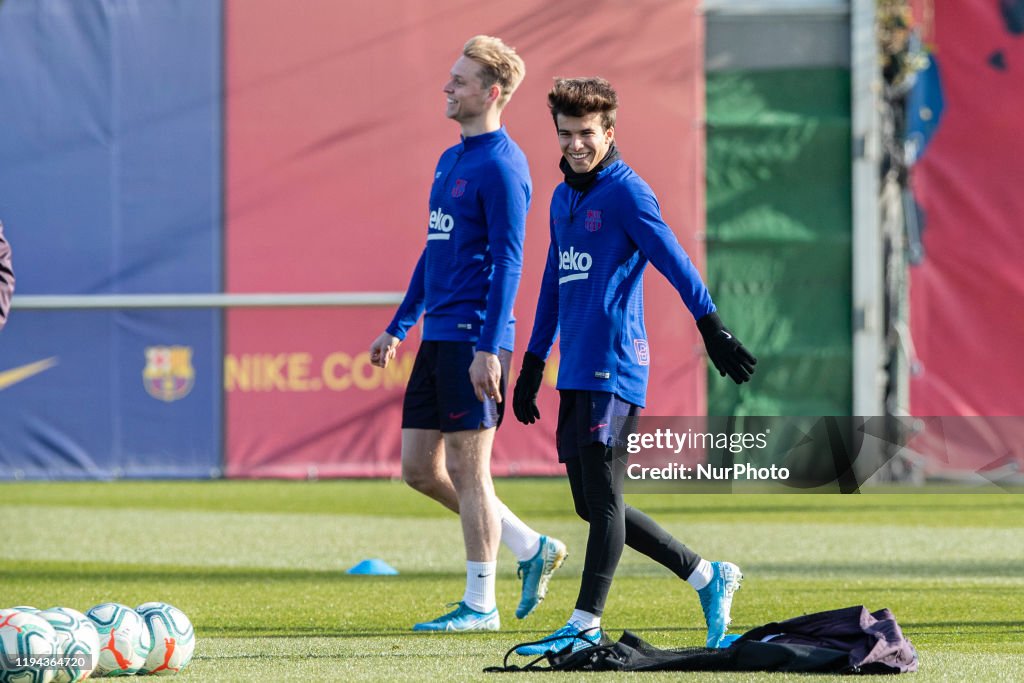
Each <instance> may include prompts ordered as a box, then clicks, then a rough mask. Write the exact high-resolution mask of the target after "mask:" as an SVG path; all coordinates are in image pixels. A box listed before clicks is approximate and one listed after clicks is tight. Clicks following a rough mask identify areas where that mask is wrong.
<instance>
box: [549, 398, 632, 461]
mask: <svg viewBox="0 0 1024 683" xmlns="http://www.w3.org/2000/svg"><path fill="white" fill-rule="evenodd" d="M558 395H559V398H560V402H559V404H558V426H557V427H556V428H555V445H556V448H557V449H558V462H568V461H570V460H572V459H573V458H576V457H578V456H579V451H580V449H581V448H586V447H587V446H589V445H590V444H593V443H603V444H604V445H605V446H609V447H615V446H624V445H625V444H626V437H627V436H628V434H629V432H630V431H632V430H633V429H634V428H635V427H636V419H635V418H636V417H638V416H639V415H640V407H639V406H635V405H633V404H632V403H628V402H627V401H623V400H622V399H621V398H619V397H618V396H616V395H615V394H612V393H609V392H607V391H577V390H574V389H562V390H559V392H558ZM624 418H633V419H624Z"/></svg>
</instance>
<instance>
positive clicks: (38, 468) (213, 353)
mask: <svg viewBox="0 0 1024 683" xmlns="http://www.w3.org/2000/svg"><path fill="white" fill-rule="evenodd" d="M221 365H222V364H221V340H220V313H219V312H216V311H167V310H161V311H155V310H154V311H127V312H119V311H78V312H72V311H52V312H51V311H20V312H17V317H16V319H12V321H11V324H10V325H8V326H7V327H6V328H5V329H4V332H3V334H2V335H0V434H2V438H0V479H3V480H11V479H84V478H100V479H110V478H121V477H211V476H219V475H220V448H221V445H220V441H221V436H220V435H221V377H222V367H221Z"/></svg>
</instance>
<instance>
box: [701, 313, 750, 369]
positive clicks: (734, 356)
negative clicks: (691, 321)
mask: <svg viewBox="0 0 1024 683" xmlns="http://www.w3.org/2000/svg"><path fill="white" fill-rule="evenodd" d="M697 329H698V330H700V335H701V336H702V337H704V346H705V348H707V350H708V356H709V357H710V358H711V362H712V363H714V364H715V369H716V370H718V372H719V374H721V375H722V377H725V376H726V374H728V375H729V377H731V378H732V381H733V382H736V384H743V383H744V382H747V381H749V380H750V376H751V375H752V374H754V366H755V365H757V359H756V358H754V357H753V356H752V355H751V354H750V352H749V351H747V350H746V349H745V348H743V344H741V343H740V340H739V339H737V338H736V337H734V336H733V334H732V332H730V331H729V329H728V328H727V327H726V326H725V325H723V324H722V321H721V320H720V319H719V318H718V314H717V313H708V314H707V315H706V316H704V317H703V318H701V319H700V320H698V321H697Z"/></svg>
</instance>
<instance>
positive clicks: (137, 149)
mask: <svg viewBox="0 0 1024 683" xmlns="http://www.w3.org/2000/svg"><path fill="white" fill-rule="evenodd" d="M222 13H223V9H222V6H221V3H220V2H210V1H206V0H145V2H138V1H137V0H5V1H4V2H2V3H0V98H2V101H3V104H2V106H0V219H2V220H3V222H4V226H5V233H6V236H7V238H8V240H9V241H10V242H11V246H12V250H13V258H14V269H15V272H16V274H17V292H16V294H15V298H14V309H13V310H12V311H11V316H10V320H9V322H8V324H7V326H6V328H5V329H4V331H3V334H2V335H0V478H2V479H16V478H83V477H101V478H108V477H194V476H202V477H208V476H216V475H218V474H219V472H220V467H221V391H220V389H221V383H222V382H221V365H222V361H221V356H222V342H221V335H222V333H221V317H222V314H221V312H220V311H213V310H207V311H198V312H197V311H166V310H160V311H157V310H154V311H137V310H132V311H54V312H48V311H47V312H44V311H33V310H28V309H24V308H19V307H18V297H19V296H23V295H57V294H87V295H88V294H173V293H206V292H219V291H221V290H222V277H223V275H222V270H223V269H222V243H223V232H222V229H221V228H222V222H223V221H222V208H221V207H222V199H221V194H222V182H221V178H222V172H221V166H222V159H223V154H222V128H223V126H222V110H223V107H222V80H223V79H222V31H221V26H222Z"/></svg>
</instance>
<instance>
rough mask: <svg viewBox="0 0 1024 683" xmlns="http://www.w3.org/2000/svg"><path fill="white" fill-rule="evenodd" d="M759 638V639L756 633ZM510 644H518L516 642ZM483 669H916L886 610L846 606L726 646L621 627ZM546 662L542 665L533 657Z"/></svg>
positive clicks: (761, 629)
mask: <svg viewBox="0 0 1024 683" xmlns="http://www.w3.org/2000/svg"><path fill="white" fill-rule="evenodd" d="M765 638H767V639H768V640H767V641H764V640H762V639H765ZM516 647H519V646H518V645H517V646H516ZM514 651H515V648H512V649H511V650H509V651H508V653H506V654H505V660H504V666H500V667H488V668H487V669H484V671H490V672H494V671H784V672H794V673H795V672H799V673H848V674H876V673H902V672H909V671H916V670H917V653H916V652H915V650H914V647H913V645H911V644H910V641H909V640H907V639H906V638H904V637H903V632H902V630H901V629H900V627H899V624H897V623H896V619H895V618H894V617H893V616H892V613H891V612H890V611H889V610H881V611H878V612H875V613H869V612H868V611H867V609H865V608H864V607H846V608H844V609H839V610H832V611H828V612H818V613H815V614H808V615H805V616H802V617H796V618H795V619H789V620H786V621H781V622H773V623H771V624H765V625H764V626H760V627H758V628H755V629H753V630H751V631H747V632H746V633H745V634H743V636H741V637H740V638H739V639H738V640H737V641H735V642H734V643H733V644H732V645H731V646H730V647H728V648H725V649H720V650H713V649H708V648H703V647H690V648H680V649H661V648H657V647H654V646H653V645H651V644H650V643H647V642H646V641H644V640H643V639H642V638H640V637H639V636H637V635H636V634H634V633H631V632H629V631H625V632H624V633H623V634H622V637H621V638H620V639H619V641H618V642H614V643H613V642H611V641H609V640H607V639H603V640H602V642H601V644H600V645H598V646H597V647H588V648H586V649H583V650H580V651H578V652H571V651H570V648H568V647H567V648H565V649H564V650H562V651H561V652H558V653H554V654H550V655H541V656H540V657H538V658H536V659H534V660H532V661H531V662H529V663H527V664H526V665H523V666H516V665H514V664H512V665H510V664H509V663H508V659H509V656H510V655H511V654H512V653H513V652H514ZM542 660H547V665H546V666H545V665H543V664H541V663H540V662H541V661H542Z"/></svg>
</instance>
